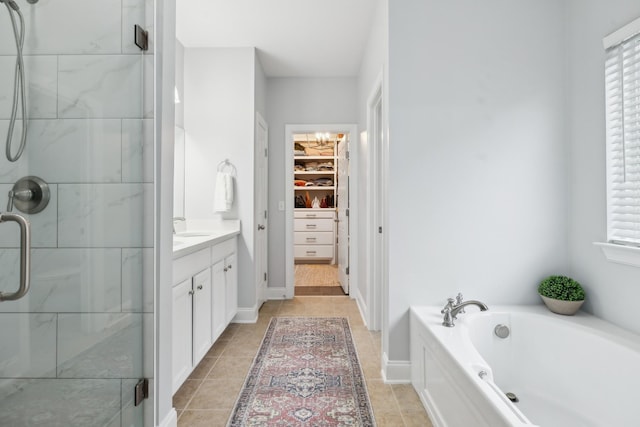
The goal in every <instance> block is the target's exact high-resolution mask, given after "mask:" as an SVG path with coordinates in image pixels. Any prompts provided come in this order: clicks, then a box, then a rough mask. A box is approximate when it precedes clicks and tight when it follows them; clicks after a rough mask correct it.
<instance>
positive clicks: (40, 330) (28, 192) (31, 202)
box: [0, 0, 154, 427]
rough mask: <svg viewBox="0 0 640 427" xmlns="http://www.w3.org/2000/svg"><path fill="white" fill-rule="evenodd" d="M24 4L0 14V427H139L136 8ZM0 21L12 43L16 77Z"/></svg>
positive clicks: (144, 215) (142, 226)
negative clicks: (20, 45) (18, 43)
mask: <svg viewBox="0 0 640 427" xmlns="http://www.w3.org/2000/svg"><path fill="white" fill-rule="evenodd" d="M31 3H34V2H27V1H24V0H16V1H15V3H13V2H12V6H11V7H9V5H8V3H6V2H5V3H0V141H1V144H2V149H1V150H0V153H2V154H0V171H1V173H0V212H1V213H0V272H1V273H0V294H1V296H0V325H2V326H1V327H0V425H1V426H35V425H42V426H45V425H46V426H83V427H87V426H124V425H126V426H143V425H145V419H144V413H145V410H144V406H147V405H153V403H152V401H151V400H149V399H147V400H145V401H144V402H143V403H142V404H141V405H138V406H136V405H135V402H134V387H135V386H136V384H137V383H138V382H139V380H140V379H141V378H144V377H147V378H149V377H150V376H151V375H152V373H153V354H154V351H153V339H152V338H149V339H145V337H144V335H143V330H147V331H153V311H154V300H153V285H154V275H153V253H154V251H153V245H154V236H153V234H154V188H153V187H154V183H153V158H154V153H153V147H154V144H153V120H154V119H153V114H154V113H153V105H145V103H144V99H150V100H153V93H149V92H148V91H151V90H153V85H152V84H151V85H145V84H144V76H145V75H151V76H153V66H152V65H150V64H153V61H147V52H143V51H141V50H140V48H138V47H137V46H136V45H135V44H134V37H133V35H134V31H133V29H134V28H133V27H134V24H139V25H140V26H142V27H146V25H145V22H144V19H145V4H146V3H149V2H145V1H144V0H133V1H127V2H121V1H102V2H95V1H92V2H87V1H86V0H64V1H40V2H37V3H34V4H31ZM150 4H152V3H150ZM5 6H6V7H5ZM18 12H20V13H21V14H22V15H23V17H24V28H22V29H21V25H20V19H19V17H18V16H17V13H18ZM9 13H13V14H14V20H15V22H16V23H17V31H16V32H17V33H18V34H19V33H23V35H24V46H23V49H22V51H23V54H24V58H23V59H24V61H23V64H21V65H19V66H16V62H20V61H17V54H18V49H16V41H15V40H16V37H15V34H14V30H13V26H12V24H11V20H10V18H9ZM20 38H21V37H20V36H19V35H18V37H17V39H18V40H20ZM148 53H152V52H151V51H149V52H148ZM150 57H151V56H149V58H150ZM21 69H24V76H20V73H19V71H20V70H21ZM16 70H17V71H18V76H17V77H16V73H15V72H16ZM152 79H153V77H152ZM20 80H22V81H23V82H24V86H25V90H24V102H23V101H22V98H23V97H22V89H21V85H20V84H17V85H15V88H16V89H15V90H17V92H15V93H16V96H15V97H14V96H13V94H14V82H16V81H17V82H19V81H20ZM145 91H147V93H145ZM14 99H16V100H17V103H15V104H14V102H15V101H14ZM23 108H24V110H25V113H26V114H23V112H22V111H23ZM14 110H15V111H17V113H18V114H17V115H14V114H12V112H13V111H14ZM12 117H13V119H12ZM23 119H25V122H24V123H25V124H26V135H25V137H26V138H25V143H26V144H25V145H24V150H23V151H22V154H21V155H19V152H20V146H21V145H23V144H22V143H21V141H22V136H23V135H24V132H23V128H22V125H23ZM12 124H13V126H12ZM11 127H13V132H11V131H10V128H11ZM7 135H8V136H9V138H8V139H9V140H10V141H11V143H10V147H9V151H10V154H11V155H10V156H9V157H11V158H12V159H11V160H9V158H7V156H5V146H4V144H5V141H6V140H7ZM16 157H17V159H16ZM10 191H12V193H11V195H9V193H10ZM5 208H6V210H5ZM8 211H10V213H9V214H7V212H8ZM18 216H20V217H24V218H26V220H27V221H28V225H27V223H25V224H22V223H20V222H16V219H17V218H18ZM18 225H21V226H22V227H23V228H24V230H27V229H28V230H29V232H28V233H27V232H23V231H21V229H20V228H19V227H18ZM27 226H28V228H27ZM27 245H28V246H27ZM26 273H29V274H26ZM27 276H29V277H28V278H29V279H30V280H27ZM21 283H25V284H29V286H28V290H27V287H26V286H25V287H24V288H25V290H26V292H25V293H24V295H22V296H21V297H20V298H19V299H12V298H11V297H12V296H13V295H16V291H17V290H18V289H19V287H20V284H21ZM7 297H9V298H7ZM151 333H153V332H151ZM147 345H149V347H146V348H145V346H147ZM143 355H148V356H149V358H148V359H146V360H145V359H143ZM152 412H153V411H149V413H152ZM152 423H153V420H152V419H151V420H146V425H151V424H152Z"/></svg>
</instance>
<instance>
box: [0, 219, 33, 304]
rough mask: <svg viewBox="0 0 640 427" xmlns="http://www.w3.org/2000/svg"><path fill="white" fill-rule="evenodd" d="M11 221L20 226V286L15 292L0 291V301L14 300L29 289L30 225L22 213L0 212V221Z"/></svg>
mask: <svg viewBox="0 0 640 427" xmlns="http://www.w3.org/2000/svg"><path fill="white" fill-rule="evenodd" d="M8 221H13V222H17V223H18V225H19V226H20V287H19V288H18V290H17V291H16V292H11V293H5V292H0V301H14V300H17V299H20V298H22V297H23V296H25V294H26V293H27V292H28V291H29V282H30V278H29V272H30V271H31V227H30V225H29V221H27V220H26V219H25V218H24V217H23V216H22V215H20V214H16V213H0V223H3V222H8Z"/></svg>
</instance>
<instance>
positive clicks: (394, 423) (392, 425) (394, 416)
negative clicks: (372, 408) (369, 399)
mask: <svg viewBox="0 0 640 427" xmlns="http://www.w3.org/2000/svg"><path fill="white" fill-rule="evenodd" d="M374 416H375V418H376V425H377V426H378V427H404V420H403V419H402V414H400V412H393V413H382V414H378V413H374Z"/></svg>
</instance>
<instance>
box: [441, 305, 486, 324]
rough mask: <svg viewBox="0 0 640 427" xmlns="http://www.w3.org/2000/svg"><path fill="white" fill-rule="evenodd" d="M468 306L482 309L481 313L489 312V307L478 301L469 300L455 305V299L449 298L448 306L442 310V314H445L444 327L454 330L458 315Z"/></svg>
mask: <svg viewBox="0 0 640 427" xmlns="http://www.w3.org/2000/svg"><path fill="white" fill-rule="evenodd" d="M468 305H475V306H476V307H479V308H480V311H487V310H489V307H487V305H486V304H485V303H482V302H480V301H476V300H469V301H465V302H462V303H460V304H457V305H456V304H454V299H453V298H449V299H448V300H447V305H446V306H445V307H444V308H443V309H442V310H441V313H442V314H444V319H443V320H442V325H443V326H446V327H448V328H452V327H454V326H455V323H453V319H455V318H456V315H457V314H458V313H459V312H460V310H462V309H463V308H465V307H466V306H468Z"/></svg>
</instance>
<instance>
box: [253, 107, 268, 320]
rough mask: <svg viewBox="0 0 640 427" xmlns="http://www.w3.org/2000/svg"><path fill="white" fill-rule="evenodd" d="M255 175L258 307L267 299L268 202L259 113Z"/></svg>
mask: <svg viewBox="0 0 640 427" xmlns="http://www.w3.org/2000/svg"><path fill="white" fill-rule="evenodd" d="M255 138H256V139H255V149H256V150H255V153H256V154H255V159H256V161H255V163H256V164H255V166H256V168H255V169H256V170H255V174H256V185H255V191H256V197H255V200H256V209H255V212H256V213H255V223H256V224H257V226H256V228H257V229H256V239H255V242H256V246H255V259H256V289H257V302H258V307H260V306H261V305H262V303H264V302H265V301H266V299H267V281H268V277H269V276H268V274H267V268H268V262H269V260H268V257H267V253H268V245H269V242H268V230H269V228H268V225H269V218H268V215H267V208H268V202H269V197H268V196H269V127H268V125H267V122H265V120H264V119H263V118H262V116H261V115H260V114H259V113H256V135H255Z"/></svg>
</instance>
